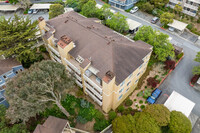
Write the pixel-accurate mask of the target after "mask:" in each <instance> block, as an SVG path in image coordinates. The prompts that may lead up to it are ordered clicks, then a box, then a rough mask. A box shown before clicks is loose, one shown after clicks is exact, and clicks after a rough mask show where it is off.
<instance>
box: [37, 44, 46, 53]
mask: <svg viewBox="0 0 200 133" xmlns="http://www.w3.org/2000/svg"><path fill="white" fill-rule="evenodd" d="M39 50H40V52H47V50H46V47H45V46H44V45H41V46H40V47H39Z"/></svg>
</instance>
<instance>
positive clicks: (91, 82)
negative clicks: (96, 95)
mask: <svg viewBox="0 0 200 133" xmlns="http://www.w3.org/2000/svg"><path fill="white" fill-rule="evenodd" d="M83 77H84V79H85V80H86V81H87V82H88V83H90V84H91V85H92V86H93V87H94V88H95V89H97V91H99V92H100V93H102V88H101V87H99V86H98V85H97V84H96V83H94V81H92V80H91V79H90V78H89V77H87V76H86V75H85V74H83Z"/></svg>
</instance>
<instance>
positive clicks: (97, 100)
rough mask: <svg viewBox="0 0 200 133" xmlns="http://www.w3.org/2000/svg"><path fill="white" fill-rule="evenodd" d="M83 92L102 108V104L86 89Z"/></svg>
mask: <svg viewBox="0 0 200 133" xmlns="http://www.w3.org/2000/svg"><path fill="white" fill-rule="evenodd" d="M85 91H86V93H87V94H88V95H89V96H90V97H91V98H92V99H93V100H94V101H95V102H97V103H98V104H99V105H100V106H102V102H101V101H100V100H99V99H98V98H96V97H95V96H94V95H93V94H92V93H91V92H90V91H89V90H88V89H87V88H86V89H85Z"/></svg>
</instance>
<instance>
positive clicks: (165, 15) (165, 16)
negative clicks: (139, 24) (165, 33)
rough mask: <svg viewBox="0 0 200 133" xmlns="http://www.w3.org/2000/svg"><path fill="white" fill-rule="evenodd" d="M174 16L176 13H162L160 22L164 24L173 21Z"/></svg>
mask: <svg viewBox="0 0 200 133" xmlns="http://www.w3.org/2000/svg"><path fill="white" fill-rule="evenodd" d="M174 16H175V15H174V14H173V13H169V12H165V13H163V14H162V15H160V22H161V23H162V24H164V25H167V24H169V23H173V18H174Z"/></svg>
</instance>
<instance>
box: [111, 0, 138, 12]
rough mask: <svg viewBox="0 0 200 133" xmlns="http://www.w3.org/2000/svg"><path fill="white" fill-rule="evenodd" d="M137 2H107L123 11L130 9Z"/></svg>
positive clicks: (116, 0) (128, 0) (132, 0)
mask: <svg viewBox="0 0 200 133" xmlns="http://www.w3.org/2000/svg"><path fill="white" fill-rule="evenodd" d="M137 2H138V0H109V2H108V3H109V4H110V5H111V6H115V7H118V8H121V9H124V10H127V9H130V8H131V7H133V6H134V4H135V3H137Z"/></svg>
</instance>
